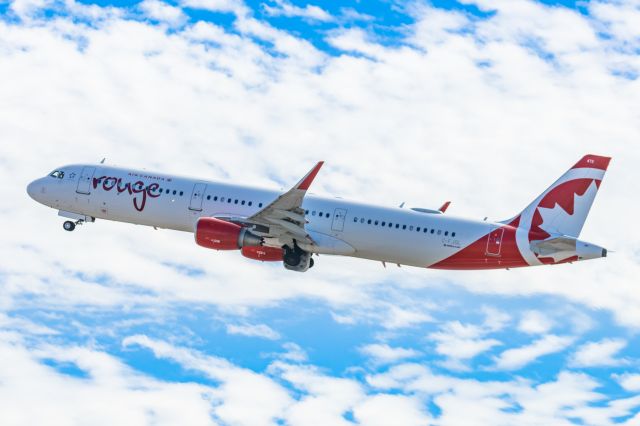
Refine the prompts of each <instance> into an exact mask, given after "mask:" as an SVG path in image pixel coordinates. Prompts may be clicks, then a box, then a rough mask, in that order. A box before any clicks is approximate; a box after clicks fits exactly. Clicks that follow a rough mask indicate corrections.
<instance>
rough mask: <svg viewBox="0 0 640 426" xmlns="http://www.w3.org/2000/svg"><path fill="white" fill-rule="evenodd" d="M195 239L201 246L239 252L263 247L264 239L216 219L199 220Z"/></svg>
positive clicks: (203, 218) (238, 226)
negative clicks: (252, 247)
mask: <svg viewBox="0 0 640 426" xmlns="http://www.w3.org/2000/svg"><path fill="white" fill-rule="evenodd" d="M195 237H196V243H197V244H198V245H199V246H202V247H206V248H210V249H214V250H238V249H240V248H243V247H251V246H260V245H262V238H260V237H258V236H257V235H254V234H252V233H251V232H249V230H248V229H247V228H243V227H242V226H240V225H236V224H235V223H231V222H227V221H225V220H220V219H216V218H214V217H201V218H200V219H198V222H197V223H196V233H195Z"/></svg>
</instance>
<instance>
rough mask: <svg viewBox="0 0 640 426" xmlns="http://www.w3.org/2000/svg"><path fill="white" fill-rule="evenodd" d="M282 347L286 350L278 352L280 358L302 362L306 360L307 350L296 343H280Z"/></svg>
mask: <svg viewBox="0 0 640 426" xmlns="http://www.w3.org/2000/svg"><path fill="white" fill-rule="evenodd" d="M282 348H283V349H284V350H285V351H286V352H284V353H280V354H278V357H279V358H280V359H283V360H286V361H292V362H304V361H306V360H307V357H308V356H307V352H306V351H305V350H304V349H302V347H301V346H300V345H298V344H297V343H293V342H287V343H285V344H283V345H282Z"/></svg>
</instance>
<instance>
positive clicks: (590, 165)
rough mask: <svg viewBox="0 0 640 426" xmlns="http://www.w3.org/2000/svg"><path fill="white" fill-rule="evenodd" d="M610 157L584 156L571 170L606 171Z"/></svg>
mask: <svg viewBox="0 0 640 426" xmlns="http://www.w3.org/2000/svg"><path fill="white" fill-rule="evenodd" d="M610 161H611V157H601V156H599V155H592V154H589V155H585V156H584V157H582V158H581V159H580V161H578V162H577V163H576V164H575V166H573V167H572V169H600V170H607V167H609V162H610Z"/></svg>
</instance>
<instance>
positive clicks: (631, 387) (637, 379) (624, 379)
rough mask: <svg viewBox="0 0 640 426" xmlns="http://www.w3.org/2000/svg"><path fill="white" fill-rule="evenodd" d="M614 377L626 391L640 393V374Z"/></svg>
mask: <svg viewBox="0 0 640 426" xmlns="http://www.w3.org/2000/svg"><path fill="white" fill-rule="evenodd" d="M614 377H615V378H616V379H617V380H618V382H619V383H620V386H622V387H623V388H624V389H626V390H628V391H632V392H640V374H622V375H619V376H614Z"/></svg>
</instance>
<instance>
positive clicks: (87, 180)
mask: <svg viewBox="0 0 640 426" xmlns="http://www.w3.org/2000/svg"><path fill="white" fill-rule="evenodd" d="M95 172H96V168H95V167H83V168H82V173H80V179H79V180H78V187H77V188H76V192H77V193H78V194H87V195H88V194H90V193H91V179H92V178H93V174H94V173H95Z"/></svg>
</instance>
